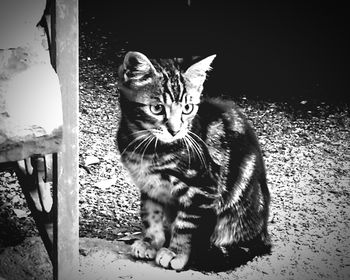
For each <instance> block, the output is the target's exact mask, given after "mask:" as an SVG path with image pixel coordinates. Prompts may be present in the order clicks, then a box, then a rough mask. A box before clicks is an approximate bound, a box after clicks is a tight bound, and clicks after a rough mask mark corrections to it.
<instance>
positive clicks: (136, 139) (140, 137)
mask: <svg viewBox="0 0 350 280" xmlns="http://www.w3.org/2000/svg"><path fill="white" fill-rule="evenodd" d="M139 132H141V131H139ZM132 134H136V133H132ZM145 137H147V133H145V131H142V134H141V135H140V136H137V137H136V138H135V139H134V140H132V141H131V142H130V143H129V144H128V145H127V146H126V148H125V149H124V150H123V151H122V152H121V154H120V156H123V155H124V153H125V152H126V151H127V150H128V149H129V147H130V146H131V145H133V144H134V143H136V142H137V141H139V140H141V139H143V138H145Z"/></svg>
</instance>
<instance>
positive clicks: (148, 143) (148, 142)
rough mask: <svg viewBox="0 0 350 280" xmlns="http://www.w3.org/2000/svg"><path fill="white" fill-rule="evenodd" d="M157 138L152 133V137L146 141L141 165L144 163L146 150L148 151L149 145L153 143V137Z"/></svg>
mask: <svg viewBox="0 0 350 280" xmlns="http://www.w3.org/2000/svg"><path fill="white" fill-rule="evenodd" d="M154 138H155V136H153V135H152V134H151V135H150V137H148V138H147V141H146V142H145V145H144V148H143V150H142V151H143V152H142V155H141V162H140V164H141V166H142V164H143V157H144V156H145V152H146V151H147V148H148V146H149V145H150V144H151V143H152V141H153V139H154Z"/></svg>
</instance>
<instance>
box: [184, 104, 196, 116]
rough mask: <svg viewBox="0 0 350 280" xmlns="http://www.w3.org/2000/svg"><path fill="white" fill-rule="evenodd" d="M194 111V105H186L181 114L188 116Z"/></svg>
mask: <svg viewBox="0 0 350 280" xmlns="http://www.w3.org/2000/svg"><path fill="white" fill-rule="evenodd" d="M193 109H194V105H193V104H186V105H185V106H183V107H182V112H183V113H184V114H185V115H189V114H191V113H192V111H193Z"/></svg>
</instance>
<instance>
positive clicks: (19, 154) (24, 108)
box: [0, 0, 62, 162]
mask: <svg viewBox="0 0 350 280" xmlns="http://www.w3.org/2000/svg"><path fill="white" fill-rule="evenodd" d="M45 2H46V1H42V0H35V1H30V3H31V5H28V1H19V0H16V1H2V2H1V8H0V10H1V11H2V12H1V15H0V19H1V21H0V26H1V29H0V38H1V43H0V162H5V161H16V160H19V159H23V158H26V157H29V156H31V155H33V154H48V153H53V152H58V151H59V148H60V142H61V137H62V105H61V95H60V85H59V81H58V77H57V74H56V72H55V71H54V70H53V68H52V66H51V63H50V56H49V51H48V43H47V37H46V34H45V32H44V29H43V28H41V27H37V26H36V24H37V23H38V22H39V20H40V19H41V17H42V15H43V12H44V8H45ZM27 6H28V7H27ZM5 10H6V11H7V12H8V14H6V13H5V14H4V11H5ZM24 11H25V12H24ZM4 26H6V27H7V28H5V27H4ZM4 28H5V29H4ZM10 35H13V36H10ZM5 42H6V43H5Z"/></svg>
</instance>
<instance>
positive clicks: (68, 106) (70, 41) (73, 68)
mask: <svg viewBox="0 0 350 280" xmlns="http://www.w3.org/2000/svg"><path fill="white" fill-rule="evenodd" d="M55 2H56V3H55V4H56V5H55V9H56V18H55V21H56V22H55V32H56V38H55V43H56V69H57V74H58V77H59V80H60V85H61V93H62V107H63V108H62V110H63V151H62V152H61V153H59V154H58V178H57V179H58V186H57V228H56V233H55V239H56V240H55V241H56V242H55V244H56V246H57V247H56V248H55V249H56V250H57V251H56V253H57V268H56V269H55V268H54V272H55V275H54V279H58V280H63V279H77V273H78V266H79V208H78V194H79V192H78V0H56V1H55Z"/></svg>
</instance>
